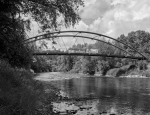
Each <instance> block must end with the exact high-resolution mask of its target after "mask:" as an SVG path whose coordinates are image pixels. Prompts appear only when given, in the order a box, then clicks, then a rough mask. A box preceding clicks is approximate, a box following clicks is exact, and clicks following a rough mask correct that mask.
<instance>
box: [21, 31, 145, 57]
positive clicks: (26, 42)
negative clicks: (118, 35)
mask: <svg viewBox="0 0 150 115" xmlns="http://www.w3.org/2000/svg"><path fill="white" fill-rule="evenodd" d="M63 33H65V34H66V33H76V35H68V34H66V35H61V34H63ZM78 33H83V34H84V33H86V34H89V35H96V36H99V37H106V38H108V39H111V40H114V41H116V42H118V43H120V44H123V45H125V46H127V47H128V48H130V49H131V50H133V51H135V52H137V53H138V54H139V55H141V56H142V57H143V59H147V58H146V57H145V56H144V55H143V54H142V53H140V52H139V51H137V50H136V49H135V48H133V47H131V46H129V45H128V44H125V43H124V42H122V41H119V40H117V39H115V38H112V37H109V36H106V35H103V34H99V33H94V32H87V31H57V32H52V33H46V34H42V35H38V36H35V37H31V38H29V39H26V40H24V41H23V42H24V43H25V44H28V43H31V42H35V41H38V40H41V39H47V38H43V36H48V37H50V39H52V38H57V37H81V38H87V39H92V40H96V41H100V42H103V43H106V44H108V45H111V46H113V47H116V48H118V49H120V50H122V51H124V52H126V53H128V54H130V53H129V52H127V51H125V50H124V49H122V48H120V47H118V46H115V45H113V44H111V43H108V42H105V41H103V40H100V39H96V38H95V37H88V36H79V35H77V34H78ZM59 34H60V35H59ZM34 39H35V40H34ZM130 55H131V54H130Z"/></svg>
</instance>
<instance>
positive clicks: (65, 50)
mask: <svg viewBox="0 0 150 115" xmlns="http://www.w3.org/2000/svg"><path fill="white" fill-rule="evenodd" d="M37 41H38V42H40V43H41V44H43V43H44V45H45V43H46V42H45V41H47V42H48V43H49V44H50V47H51V48H50V49H49V48H47V49H48V50H45V51H43V50H42V51H41V52H35V53H33V55H78V56H102V57H116V58H130V59H138V60H147V57H146V56H145V55H144V54H142V53H141V52H139V51H137V50H136V49H135V48H134V47H132V46H129V45H128V44H126V43H124V42H122V41H119V40H118V39H115V38H112V37H109V36H106V35H103V34H99V33H94V32H87V31H58V32H47V33H45V34H42V35H38V36H35V37H32V38H29V39H26V40H24V41H23V42H24V43H25V44H30V43H33V42H37ZM96 42H100V43H101V45H105V46H112V47H113V48H115V49H116V50H120V51H121V52H122V53H121V54H115V53H113V54H109V53H107V49H106V52H105V53H101V52H100V49H98V48H85V47H84V48H83V47H82V48H81V47H80V48H76V46H77V45H80V46H84V45H88V44H91V45H93V46H94V44H95V43H96ZM116 43H117V44H118V45H116ZM47 45H48V44H47ZM122 46H126V47H128V48H129V49H130V51H132V52H134V55H133V53H131V52H128V51H126V50H125V49H123V48H122ZM46 47H47V46H46ZM101 47H102V46H101ZM108 48H109V47H108ZM135 54H136V55H135Z"/></svg>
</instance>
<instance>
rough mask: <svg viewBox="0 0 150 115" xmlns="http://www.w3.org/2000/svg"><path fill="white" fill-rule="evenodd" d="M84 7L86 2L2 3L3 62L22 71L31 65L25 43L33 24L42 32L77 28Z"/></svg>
mask: <svg viewBox="0 0 150 115" xmlns="http://www.w3.org/2000/svg"><path fill="white" fill-rule="evenodd" d="M80 5H82V6H83V5H84V4H83V1H82V0H0V43H1V50H0V54H1V58H5V59H8V60H9V62H10V63H11V64H12V65H15V66H19V67H20V66H26V65H28V64H29V63H31V61H30V60H31V55H30V54H31V50H30V46H28V45H24V44H23V42H22V41H23V40H25V39H26V38H27V35H26V31H30V23H31V21H32V20H34V21H36V22H37V23H39V25H40V27H41V29H42V31H46V30H47V29H50V30H57V29H58V28H59V27H60V26H66V27H68V26H70V25H72V26H73V25H74V24H75V23H77V22H78V21H79V20H80V17H79V15H78V14H77V11H78V9H79V6H80ZM25 16H27V17H31V18H29V19H24V17H25ZM18 44H19V45H18ZM22 62H23V63H22Z"/></svg>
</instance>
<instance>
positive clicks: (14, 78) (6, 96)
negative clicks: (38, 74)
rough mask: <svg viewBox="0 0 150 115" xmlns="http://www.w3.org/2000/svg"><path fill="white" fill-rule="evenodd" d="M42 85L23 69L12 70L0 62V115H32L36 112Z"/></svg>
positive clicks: (3, 62)
mask: <svg viewBox="0 0 150 115" xmlns="http://www.w3.org/2000/svg"><path fill="white" fill-rule="evenodd" d="M42 92H43V87H42V84H41V83H39V82H37V81H35V80H33V75H32V74H31V73H30V72H28V71H27V70H25V69H19V68H13V67H11V66H10V65H9V63H7V62H6V61H3V60H0V113H1V114H2V115H10V114H11V115H20V114H22V115H34V114H36V112H37V111H38V109H37V108H38V105H39V104H38V103H39V101H38V100H39V98H40V96H42Z"/></svg>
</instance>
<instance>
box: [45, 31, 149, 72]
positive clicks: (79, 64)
mask: <svg viewBox="0 0 150 115" xmlns="http://www.w3.org/2000/svg"><path fill="white" fill-rule="evenodd" d="M149 35H150V34H149V33H148V32H144V31H136V32H130V33H129V34H128V35H127V36H125V35H121V36H120V37H119V38H118V40H119V41H121V42H123V43H125V44H127V45H128V46H130V47H128V46H126V45H123V44H120V43H118V42H117V41H116V42H112V43H113V44H114V45H116V46H117V47H120V48H122V49H123V50H125V51H127V52H129V53H130V54H132V55H133V56H141V55H139V54H137V53H136V52H135V50H136V51H139V52H141V53H142V54H143V55H145V56H148V55H149V54H148V52H149V48H150V47H149V42H150V41H149V40H150V39H149V37H150V36H149ZM104 41H105V42H106V40H105V39H104ZM141 44H142V45H141ZM131 47H133V48H134V50H133V49H131ZM90 48H96V49H98V53H101V54H107V55H125V56H129V54H127V53H126V52H123V51H121V50H119V49H117V48H115V47H113V46H110V45H108V44H105V43H103V42H96V43H95V44H77V45H74V46H73V47H71V48H70V49H72V50H73V49H75V50H79V49H82V51H84V50H86V49H90ZM50 57H51V58H50ZM50 57H48V58H47V59H48V60H49V59H50V60H51V67H52V71H53V69H54V70H55V71H65V72H66V71H71V72H77V73H78V72H82V73H90V72H91V71H95V72H99V73H102V74H103V75H105V74H106V73H107V71H109V70H110V69H113V68H121V67H124V66H126V65H136V66H137V68H139V69H140V70H146V69H147V64H148V61H138V60H132V59H120V58H108V57H98V56H96V57H88V56H56V57H54V58H53V57H52V56H50Z"/></svg>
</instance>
